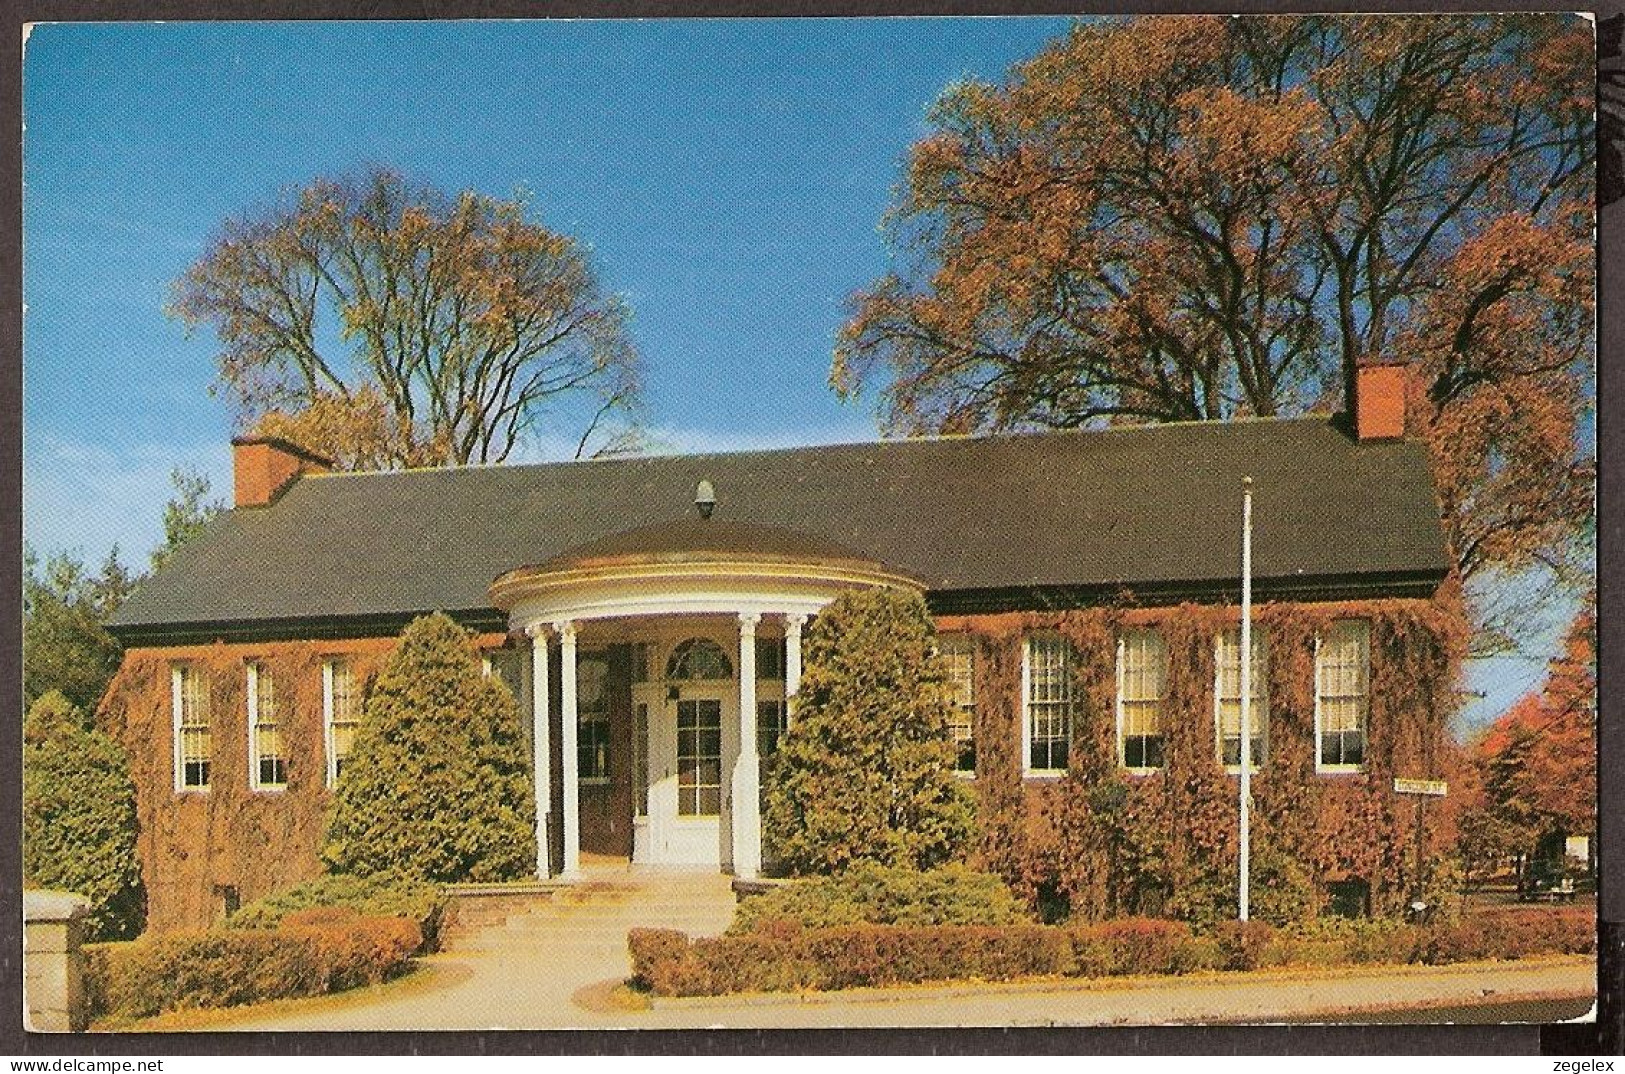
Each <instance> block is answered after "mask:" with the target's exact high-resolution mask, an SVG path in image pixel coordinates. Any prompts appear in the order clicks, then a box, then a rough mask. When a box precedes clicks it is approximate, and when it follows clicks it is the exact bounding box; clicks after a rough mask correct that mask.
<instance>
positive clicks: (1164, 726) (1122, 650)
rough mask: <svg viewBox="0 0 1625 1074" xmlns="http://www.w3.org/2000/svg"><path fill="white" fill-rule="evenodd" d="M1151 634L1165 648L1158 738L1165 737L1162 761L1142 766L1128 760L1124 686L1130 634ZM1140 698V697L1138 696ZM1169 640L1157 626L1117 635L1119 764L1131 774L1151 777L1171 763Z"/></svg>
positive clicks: (1159, 696) (1159, 704) (1163, 738)
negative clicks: (1169, 759)
mask: <svg viewBox="0 0 1625 1074" xmlns="http://www.w3.org/2000/svg"><path fill="white" fill-rule="evenodd" d="M1130 634H1149V635H1151V636H1152V637H1155V638H1156V639H1157V643H1158V645H1159V646H1160V647H1161V649H1162V693H1161V694H1159V695H1158V697H1157V727H1158V731H1159V734H1158V737H1159V738H1161V739H1162V762H1163V763H1162V764H1161V765H1155V766H1149V767H1147V766H1138V765H1130V764H1129V763H1128V753H1127V747H1128V740H1127V739H1126V738H1124V736H1123V685H1124V680H1125V679H1126V677H1127V670H1128V669H1127V657H1128V636H1129V635H1130ZM1137 700H1139V699H1137ZM1167 706H1168V642H1167V640H1166V639H1165V638H1163V636H1162V632H1161V631H1160V630H1158V629H1157V628H1156V627H1135V628H1134V629H1132V630H1128V631H1124V632H1123V633H1122V634H1119V635H1118V636H1117V705H1116V708H1117V765H1118V767H1119V768H1121V769H1123V770H1124V771H1125V772H1128V773H1129V774H1130V775H1136V776H1148V775H1150V774H1151V773H1153V772H1161V771H1162V770H1163V768H1165V767H1166V766H1167V764H1168V708H1167Z"/></svg>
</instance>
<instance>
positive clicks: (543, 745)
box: [525, 626, 553, 880]
mask: <svg viewBox="0 0 1625 1074" xmlns="http://www.w3.org/2000/svg"><path fill="white" fill-rule="evenodd" d="M525 633H526V634H528V635H530V718H531V732H530V744H531V751H532V753H531V758H532V761H531V763H532V767H531V771H532V772H534V773H535V775H536V779H535V784H536V878H537V879H538V880H546V879H547V878H548V877H550V876H552V875H553V865H552V862H551V861H550V860H549V859H550V858H551V855H550V854H549V853H548V845H547V843H548V840H547V815H548V813H549V812H550V811H551V810H552V807H553V744H552V742H551V740H550V738H551V736H550V731H549V728H548V712H547V706H548V697H547V691H548V681H547V628H546V627H542V626H530V627H526V628H525Z"/></svg>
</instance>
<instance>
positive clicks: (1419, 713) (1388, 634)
mask: <svg viewBox="0 0 1625 1074" xmlns="http://www.w3.org/2000/svg"><path fill="white" fill-rule="evenodd" d="M1341 619H1361V620H1364V621H1365V622H1367V623H1368V624H1369V626H1370V639H1371V640H1370V652H1371V676H1370V695H1369V715H1368V720H1367V732H1368V733H1367V749H1366V756H1365V765H1364V770H1363V771H1362V772H1358V773H1340V774H1336V775H1329V774H1327V775H1323V774H1318V773H1317V772H1316V770H1315V751H1316V744H1315V639H1316V636H1317V635H1319V634H1322V633H1324V632H1325V631H1326V630H1327V629H1328V628H1329V627H1330V626H1331V625H1332V624H1333V623H1334V622H1336V621H1337V620H1341ZM1237 621H1238V618H1237V611H1236V609H1235V608H1233V607H1231V608H1226V607H1216V606H1207V605H1193V604H1184V605H1179V606H1176V607H1164V608H1142V607H1135V606H1134V605H1133V604H1132V602H1131V601H1124V602H1121V603H1119V604H1117V605H1114V606H1110V607H1100V608H1091V609H1083V610H1076V611H1065V612H1055V613H1010V614H1003V615H994V616H973V617H963V618H951V619H945V620H944V621H943V622H942V623H941V624H940V628H941V629H942V630H943V631H944V632H949V631H962V632H965V633H967V634H968V635H970V636H971V637H972V638H974V640H975V646H976V649H975V652H976V698H977V708H976V737H977V743H978V745H977V779H976V793H977V796H978V802H979V809H978V813H979V816H980V820H981V830H982V833H983V835H982V839H981V843H980V846H979V847H978V849H977V852H976V855H975V859H976V861H977V863H978V864H980V865H981V866H982V867H984V868H987V869H990V870H992V871H995V872H997V873H999V874H1001V875H1002V876H1004V878H1005V879H1006V881H1007V882H1008V883H1010V885H1011V886H1012V888H1013V889H1014V890H1016V891H1017V892H1018V893H1020V894H1021V895H1023V896H1024V897H1026V898H1027V899H1028V900H1029V901H1030V902H1031V903H1033V904H1034V905H1035V906H1036V907H1037V908H1038V909H1040V910H1041V911H1043V912H1044V913H1045V914H1046V916H1049V917H1052V918H1053V917H1060V916H1066V915H1070V916H1072V917H1074V918H1082V919H1098V918H1103V917H1109V916H1116V915H1123V914H1153V915H1166V916H1170V917H1176V918H1182V919H1186V920H1190V921H1193V922H1196V923H1198V924H1205V923H1208V922H1211V921H1213V920H1216V919H1220V918H1224V917H1229V916H1233V915H1234V913H1235V912H1236V905H1235V903H1236V876H1237V865H1238V854H1239V846H1238V843H1239V837H1238V826H1239V824H1238V803H1237V794H1236V779H1235V777H1234V776H1232V775H1229V774H1227V773H1226V772H1225V771H1224V769H1223V768H1222V766H1221V765H1220V762H1219V758H1218V752H1217V739H1216V731H1215V724H1214V721H1215V714H1214V701H1213V686H1214V673H1215V666H1214V663H1215V640H1216V638H1217V636H1218V635H1219V634H1220V633H1221V632H1222V631H1225V630H1230V629H1234V628H1235V625H1236V623H1237ZM1462 622H1463V620H1462V617H1461V615H1460V613H1459V605H1458V603H1457V602H1456V601H1455V600H1454V599H1453V598H1452V596H1451V595H1450V593H1449V592H1446V593H1445V594H1444V595H1443V596H1442V597H1441V598H1440V599H1437V600H1432V601H1423V600H1387V601H1369V602H1360V601H1350V602H1340V603H1323V604H1314V605H1305V604H1283V603H1266V604H1262V605H1259V606H1258V607H1256V608H1255V619H1254V623H1255V626H1256V627H1257V628H1258V629H1259V630H1261V631H1262V632H1263V633H1264V636H1266V637H1267V638H1268V646H1269V648H1268V652H1269V670H1268V674H1267V683H1268V699H1269V752H1268V757H1267V761H1266V763H1265V764H1264V765H1263V766H1262V767H1261V769H1260V770H1259V771H1258V772H1257V773H1256V774H1255V776H1254V779H1253V800H1254V809H1253V827H1252V855H1251V865H1252V888H1251V894H1252V909H1253V914H1254V916H1255V917H1259V918H1263V919H1265V920H1273V921H1288V920H1295V919H1301V918H1305V917H1310V916H1314V915H1315V914H1316V913H1318V912H1320V911H1321V910H1323V909H1324V907H1325V902H1326V886H1327V884H1328V883H1330V882H1333V881H1337V880H1341V879H1359V880H1363V881H1365V882H1366V883H1367V884H1369V885H1370V892H1371V900H1372V908H1373V911H1374V912H1376V913H1380V914H1393V913H1397V912H1398V911H1399V910H1400V909H1401V907H1402V906H1403V904H1404V902H1405V901H1406V899H1407V898H1408V896H1409V894H1410V892H1411V885H1412V883H1413V880H1414V869H1415V860H1416V859H1415V853H1414V837H1415V816H1414V813H1413V812H1412V808H1413V807H1412V802H1411V801H1410V800H1408V799H1406V800H1400V799H1398V798H1397V797H1396V795H1395V794H1394V793H1393V789H1392V781H1393V778H1394V777H1395V776H1425V777H1430V778H1441V779H1449V778H1451V776H1452V775H1453V774H1454V773H1455V772H1456V771H1457V768H1458V766H1459V765H1460V764H1461V758H1460V755H1459V753H1458V751H1457V749H1456V748H1455V746H1454V745H1453V743H1452V741H1451V739H1450V735H1449V731H1448V722H1449V719H1450V716H1451V715H1452V713H1453V712H1454V710H1455V706H1456V695H1455V684H1456V676H1457V669H1458V667H1459V660H1460V656H1461V651H1462V640H1463V627H1462ZM1139 626H1152V627H1155V628H1156V629H1157V630H1158V631H1159V632H1160V633H1161V635H1162V638H1163V641H1164V644H1165V646H1166V650H1167V657H1168V662H1167V678H1166V692H1165V697H1164V706H1163V733H1164V735H1165V756H1164V765H1163V767H1162V768H1161V769H1160V770H1158V771H1156V772H1154V773H1152V774H1149V775H1134V774H1130V773H1129V772H1127V771H1126V770H1124V769H1123V768H1122V767H1121V766H1120V765H1119V764H1118V758H1117V740H1116V733H1117V732H1116V691H1117V638H1118V637H1119V635H1120V633H1121V632H1122V631H1123V630H1124V629H1126V628H1131V627H1139ZM1039 633H1052V634H1059V635H1061V636H1062V637H1064V638H1066V639H1067V641H1069V642H1070V643H1071V645H1072V648H1073V652H1074V656H1073V664H1072V675H1073V691H1074V696H1075V697H1076V698H1077V699H1078V702H1077V708H1076V710H1075V713H1076V714H1075V718H1074V724H1073V729H1072V747H1071V753H1070V766H1069V770H1068V772H1067V773H1066V775H1065V776H1064V777H1063V778H1059V779H1050V780H1037V779H1025V780H1024V779H1023V778H1022V757H1021V748H1022V746H1021V743H1022V720H1023V712H1022V698H1021V675H1022V647H1023V644H1024V640H1025V639H1026V638H1028V637H1030V636H1032V635H1034V634H1039ZM1453 814H1454V804H1453V802H1451V801H1450V800H1449V799H1446V800H1444V801H1442V802H1437V803H1434V804H1433V805H1432V806H1430V812H1429V815H1428V818H1427V825H1426V833H1425V847H1424V851H1425V853H1424V858H1425V860H1426V861H1428V862H1429V863H1430V865H1429V875H1428V879H1429V881H1430V884H1431V885H1432V888H1431V889H1430V890H1433V889H1437V888H1438V887H1440V886H1441V885H1444V884H1446V883H1448V881H1449V879H1450V876H1451V872H1450V869H1449V866H1448V861H1447V858H1448V855H1449V850H1450V847H1451V846H1452V842H1453V838H1454V829H1453V824H1454V817H1453ZM1433 897H1435V898H1436V897H1437V895H1436V892H1435V894H1434V896H1433Z"/></svg>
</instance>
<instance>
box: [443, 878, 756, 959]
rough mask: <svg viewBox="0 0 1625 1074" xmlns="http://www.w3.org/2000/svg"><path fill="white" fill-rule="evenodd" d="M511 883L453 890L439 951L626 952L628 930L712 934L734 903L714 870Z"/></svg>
mask: <svg viewBox="0 0 1625 1074" xmlns="http://www.w3.org/2000/svg"><path fill="white" fill-rule="evenodd" d="M517 887H519V886H517V885H516V886H511V887H510V886H506V885H505V886H501V887H491V888H486V889H480V890H479V891H477V892H476V891H475V890H474V889H466V888H465V889H461V890H459V891H456V892H454V894H453V911H452V914H451V915H450V916H451V920H450V923H449V924H448V926H447V928H446V929H445V932H444V939H443V941H442V947H443V949H445V950H451V951H468V952H473V951H484V952H491V953H498V952H501V953H515V952H522V951H531V952H543V951H545V952H546V953H547V954H548V955H549V956H550V957H556V958H557V957H565V958H567V957H572V956H573V957H584V958H595V959H601V958H603V957H605V956H606V955H614V956H619V957H624V956H625V954H626V934H627V932H628V931H629V930H630V929H634V928H668V929H679V930H681V931H683V932H686V933H688V934H689V935H691V936H716V935H720V934H721V933H722V932H723V931H724V930H725V929H726V928H727V927H728V923H729V922H730V921H732V920H733V911H734V906H735V897H734V893H733V890H732V888H731V886H730V879H729V878H728V877H726V876H723V875H720V874H713V873H691V872H675V871H665V870H659V871H657V870H652V869H651V870H647V871H645V870H638V869H628V868H627V867H625V866H621V867H619V868H613V869H606V870H598V869H592V868H589V869H588V870H586V877H585V879H583V880H580V881H576V882H575V883H568V884H567V883H562V882H543V881H538V882H536V883H534V884H527V885H523V888H524V890H514V889H513V888H517Z"/></svg>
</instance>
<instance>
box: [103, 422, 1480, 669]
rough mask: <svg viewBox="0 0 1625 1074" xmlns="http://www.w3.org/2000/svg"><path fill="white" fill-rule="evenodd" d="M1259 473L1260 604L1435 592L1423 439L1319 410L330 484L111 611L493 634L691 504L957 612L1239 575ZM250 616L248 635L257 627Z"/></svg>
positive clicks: (234, 520) (1228, 584)
mask: <svg viewBox="0 0 1625 1074" xmlns="http://www.w3.org/2000/svg"><path fill="white" fill-rule="evenodd" d="M1244 475H1251V476H1252V477H1253V479H1254V503H1255V508H1254V522H1255V540H1254V570H1255V575H1256V577H1257V578H1258V579H1259V589H1260V593H1261V596H1265V597H1267V596H1268V595H1269V594H1270V593H1271V592H1272V591H1274V592H1276V593H1278V594H1280V595H1292V594H1313V593H1321V594H1325V595H1331V594H1332V593H1333V591H1338V592H1342V591H1351V592H1352V591H1358V592H1362V593H1372V594H1375V593H1400V592H1407V593H1412V594H1415V593H1423V592H1431V591H1432V589H1433V588H1434V587H1435V586H1436V585H1437V583H1438V582H1439V581H1440V580H1441V579H1442V578H1443V577H1444V575H1445V573H1446V571H1447V566H1448V565H1447V561H1446V558H1445V548H1444V541H1443V535H1442V531H1441V528H1440V525H1439V516H1438V507H1437V504H1436V501H1435V497H1434V491H1433V484H1432V480H1431V478H1430V476H1429V472H1428V463H1427V458H1426V455H1425V452H1424V450H1423V448H1422V446H1421V445H1419V444H1416V443H1412V442H1404V441H1399V442H1380V443H1379V442H1369V443H1363V444H1362V443H1356V442H1354V441H1353V440H1352V439H1351V438H1350V437H1349V436H1348V435H1347V434H1346V433H1345V432H1344V431H1343V429H1342V428H1341V426H1339V425H1338V424H1336V423H1335V422H1332V421H1328V420H1326V419H1323V418H1299V419H1289V420H1257V421H1246V422H1232V423H1207V422H1198V423H1190V424H1174V425H1157V426H1144V427H1137V428H1122V429H1112V430H1107V431H1100V432H1063V433H1043V434H1029V435H1010V436H995V437H986V438H978V439H940V440H912V441H891V442H884V443H866V444H846V445H838V446H831V447H810V448H797V449H791V450H779V451H749V452H740V453H737V454H725V455H689V456H659V457H648V458H626V459H611V460H599V461H591V462H574V463H554V464H545V465H534V466H498V467H484V468H470V469H455V470H415V471H405V472H394V473H376V474H323V475H314V476H309V477H306V478H304V479H302V480H300V481H299V482H297V483H296V484H295V485H294V486H293V487H292V488H291V489H289V491H288V492H287V493H286V494H285V495H284V496H283V497H282V498H281V499H280V500H279V501H278V502H276V503H275V504H274V505H272V506H270V507H264V508H250V509H238V510H233V511H228V512H224V513H223V514H221V515H220V516H219V517H217V518H216V519H215V520H214V521H213V522H212V523H211V524H210V525H209V527H208V529H207V530H206V531H205V532H204V533H203V534H202V535H201V536H199V537H198V538H197V539H196V540H195V541H194V542H192V543H191V544H189V545H188V546H186V547H185V548H183V549H182V550H181V551H180V552H179V553H178V554H177V555H176V556H175V557H174V558H173V559H172V561H171V563H170V565H169V566H167V567H166V568H165V569H164V570H163V571H161V572H159V573H158V574H157V575H156V576H155V577H153V578H151V579H149V580H148V581H147V582H146V583H145V584H143V585H142V587H141V588H140V590H139V591H138V592H137V593H136V594H135V595H134V596H132V597H131V598H130V600H129V601H128V602H127V603H125V605H124V606H123V607H122V608H121V609H120V610H119V612H118V614H117V615H116V616H115V617H114V621H113V626H114V628H115V631H116V632H117V633H119V634H120V635H121V636H123V637H124V638H125V639H126V640H127V641H136V640H141V639H143V638H145V639H157V638H160V637H179V636H181V635H183V634H188V633H191V634H199V635H202V634H208V633H211V632H212V633H213V634H216V635H220V636H227V635H240V634H245V633H249V632H252V630H253V629H264V628H265V627H266V626H267V625H268V624H270V623H273V622H277V621H281V622H283V623H288V624H294V623H297V624H300V626H301V630H303V631H304V632H307V633H308V632H310V628H311V627H312V626H313V624H314V625H319V624H321V623H326V624H328V627H329V628H330V631H331V632H338V631H339V630H340V628H341V627H344V625H345V624H346V623H349V624H351V625H353V624H355V623H358V622H361V621H363V620H367V619H371V620H374V621H377V622H380V623H382V622H384V621H386V620H398V619H400V618H401V617H403V616H410V615H412V614H415V613H420V612H424V611H430V610H436V609H439V610H444V611H448V612H452V613H454V614H461V615H462V616H463V618H464V620H465V621H467V622H470V623H476V622H478V623H483V624H486V625H499V624H500V623H501V617H500V615H499V614H498V613H496V612H494V611H493V610H492V609H491V607H490V604H489V599H488V597H487V588H488V587H489V586H490V584H491V582H492V580H493V579H495V578H496V577H497V576H498V575H500V574H503V573H504V572H506V571H509V570H512V569H514V568H516V567H520V566H525V565H530V564H539V563H544V562H546V561H547V560H549V559H552V558H554V557H556V556H559V555H561V554H562V553H564V552H566V551H568V550H571V549H579V546H588V547H591V546H590V544H589V542H596V541H602V540H605V539H608V538H612V537H613V536H614V535H616V534H623V533H625V532H626V531H629V530H637V529H639V528H641V527H647V526H655V525H657V524H659V523H663V522H669V521H671V520H672V519H674V518H680V517H682V516H683V515H684V514H685V513H689V512H692V511H693V507H692V502H693V499H694V489H695V486H696V484H697V483H698V482H699V481H701V480H702V479H703V480H709V481H711V482H712V483H713V484H714V485H715V488H716V497H717V500H718V504H717V508H716V515H715V519H716V520H717V521H729V522H744V523H753V524H756V525H761V526H773V527H777V528H778V529H780V530H791V531H795V532H798V533H801V534H805V535H806V537H807V538H808V539H809V540H810V541H815V542H828V543H830V544H834V545H838V546H841V547H842V548H843V549H847V550H850V551H851V552H852V553H855V554H857V555H859V556H862V557H867V558H871V559H873V560H876V561H878V562H880V563H882V564H884V565H886V566H887V567H889V568H891V569H893V570H896V571H898V572H900V573H902V574H906V575H909V576H911V577H914V578H917V579H919V580H920V581H922V582H923V583H924V584H925V585H926V586H927V588H928V596H929V598H930V599H931V601H932V602H933V605H934V606H936V607H938V608H939V609H943V610H954V609H970V608H994V607H1019V606H1028V607H1032V606H1043V605H1046V604H1052V603H1062V604H1064V603H1066V602H1068V601H1073V602H1076V601H1079V600H1086V599H1100V598H1101V597H1102V596H1103V595H1110V594H1112V593H1115V592H1116V591H1118V590H1120V589H1125V588H1128V589H1132V590H1133V591H1134V592H1135V593H1136V594H1138V595H1141V596H1145V595H1147V594H1159V593H1160V594H1162V595H1164V596H1166V597H1170V598H1171V597H1177V596H1180V595H1192V594H1199V593H1202V592H1206V593H1207V594H1209V595H1213V594H1216V593H1219V592H1221V590H1220V588H1219V587H1220V586H1223V587H1225V589H1224V590H1223V591H1228V589H1231V588H1234V587H1235V585H1236V581H1235V579H1236V575H1237V574H1238V572H1239V562H1240V553H1239V548H1240V533H1239V531H1240V516H1241V495H1240V490H1241V478H1242V477H1243V476H1244ZM256 624H257V627H256Z"/></svg>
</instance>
